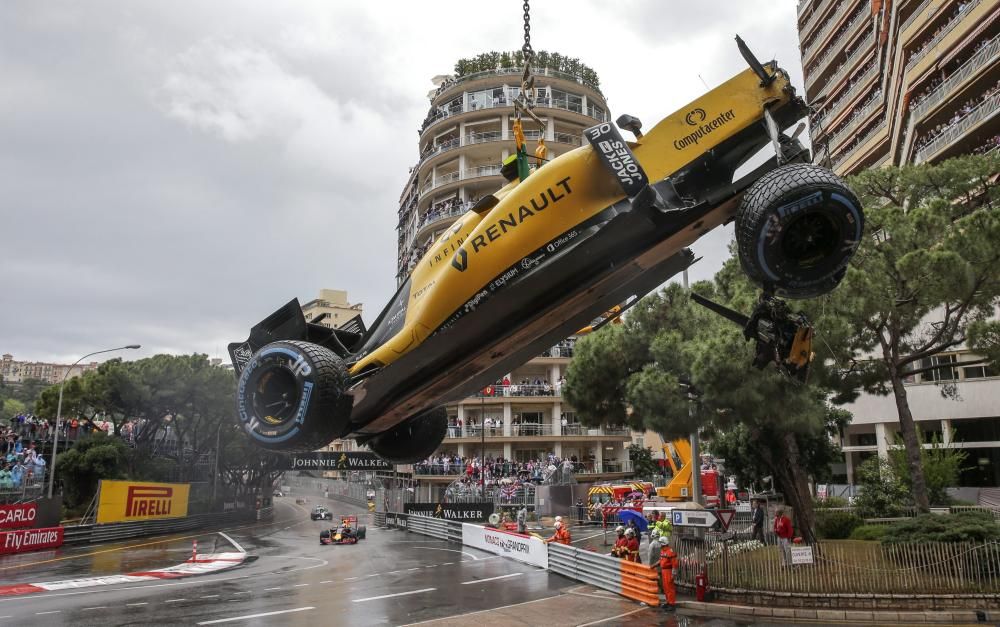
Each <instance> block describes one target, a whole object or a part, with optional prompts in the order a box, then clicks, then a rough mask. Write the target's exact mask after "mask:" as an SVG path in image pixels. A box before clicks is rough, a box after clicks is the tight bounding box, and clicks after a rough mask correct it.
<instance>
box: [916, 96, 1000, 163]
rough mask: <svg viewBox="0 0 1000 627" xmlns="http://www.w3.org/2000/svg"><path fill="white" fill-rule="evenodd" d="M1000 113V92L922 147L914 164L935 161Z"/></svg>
mask: <svg viewBox="0 0 1000 627" xmlns="http://www.w3.org/2000/svg"><path fill="white" fill-rule="evenodd" d="M997 113H1000V92H997V93H994V94H993V95H992V96H990V97H989V98H987V99H986V100H983V101H982V102H980V103H979V104H978V105H976V107H975V108H974V109H973V110H972V111H970V112H969V113H968V114H966V115H965V116H963V117H962V119H960V120H958V121H957V122H955V123H954V124H952V125H951V126H949V127H948V128H946V129H945V130H944V131H942V132H941V134H940V135H938V136H937V137H935V138H934V139H932V140H930V141H929V142H928V143H926V144H924V145H923V146H921V147H920V148H919V149H918V150H917V152H916V154H915V155H914V159H913V162H914V163H924V162H926V161H930V160H932V159H934V158H935V157H936V156H938V155H939V154H941V152H943V151H944V150H946V149H948V148H949V147H951V146H953V145H954V144H955V143H956V142H958V141H959V140H961V139H962V138H963V137H965V136H966V135H967V134H968V133H970V132H971V131H973V130H974V129H975V128H976V127H978V126H981V125H982V124H985V123H986V122H988V121H990V120H992V119H993V118H995V117H996V116H997Z"/></svg>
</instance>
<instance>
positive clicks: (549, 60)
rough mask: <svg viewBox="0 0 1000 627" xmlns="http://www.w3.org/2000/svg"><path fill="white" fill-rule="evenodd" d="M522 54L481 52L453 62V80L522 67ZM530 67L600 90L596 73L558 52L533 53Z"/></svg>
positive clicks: (578, 60) (574, 58)
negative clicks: (572, 77)
mask: <svg viewBox="0 0 1000 627" xmlns="http://www.w3.org/2000/svg"><path fill="white" fill-rule="evenodd" d="M523 66H524V53H522V52H521V51H520V50H515V51H513V52H496V51H491V52H483V53H480V54H478V55H476V56H475V57H471V58H462V59H459V60H458V61H456V62H455V68H454V72H455V78H462V77H463V76H468V75H469V74H475V73H476V72H491V71H493V70H496V69H498V68H504V69H505V68H509V67H523ZM532 67H533V68H534V69H535V70H536V71H538V70H553V71H556V72H563V73H565V74H570V75H572V76H575V77H577V78H579V79H580V80H581V81H583V83H584V84H585V85H587V86H589V87H592V88H594V89H596V90H597V91H600V90H601V81H600V79H599V78H598V76H597V72H595V71H594V70H593V69H591V68H590V67H588V66H587V65H586V64H585V63H583V62H581V61H580V59H577V58H576V57H566V56H563V55H561V54H559V53H558V52H548V51H546V50H537V51H535V59H534V62H533V63H532Z"/></svg>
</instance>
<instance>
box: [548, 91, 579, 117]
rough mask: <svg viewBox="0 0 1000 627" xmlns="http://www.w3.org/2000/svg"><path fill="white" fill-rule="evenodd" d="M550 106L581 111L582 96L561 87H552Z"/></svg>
mask: <svg viewBox="0 0 1000 627" xmlns="http://www.w3.org/2000/svg"><path fill="white" fill-rule="evenodd" d="M552 106H554V107H558V108H560V109H567V110H569V111H575V112H576V113H583V98H581V97H580V96H577V95H576V94H571V93H569V92H567V91H563V90H561V89H555V88H553V89H552Z"/></svg>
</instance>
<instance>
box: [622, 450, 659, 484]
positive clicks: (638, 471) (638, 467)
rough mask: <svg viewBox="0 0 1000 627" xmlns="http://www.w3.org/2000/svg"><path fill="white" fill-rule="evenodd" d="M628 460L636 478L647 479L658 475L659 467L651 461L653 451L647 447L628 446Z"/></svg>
mask: <svg viewBox="0 0 1000 627" xmlns="http://www.w3.org/2000/svg"><path fill="white" fill-rule="evenodd" d="M628 458H629V460H630V461H631V462H632V472H634V473H635V476H636V477H640V478H642V479H649V478H652V477H655V476H656V475H659V474H660V465H659V464H657V463H656V461H655V460H654V459H653V449H651V448H649V447H648V446H639V445H638V444H629V446H628Z"/></svg>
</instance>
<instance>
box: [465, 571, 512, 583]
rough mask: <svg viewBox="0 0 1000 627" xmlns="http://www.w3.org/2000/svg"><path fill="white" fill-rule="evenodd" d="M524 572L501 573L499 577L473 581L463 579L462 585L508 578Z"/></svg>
mask: <svg viewBox="0 0 1000 627" xmlns="http://www.w3.org/2000/svg"><path fill="white" fill-rule="evenodd" d="M523 574H524V573H510V574H509V575H500V576H499V577H487V578H486V579H473V580H472V581H463V582H462V585H463V586H467V585H469V584H473V583H482V582H484V581H496V580H497V579H507V578H508V577H517V576H518V575H523Z"/></svg>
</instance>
